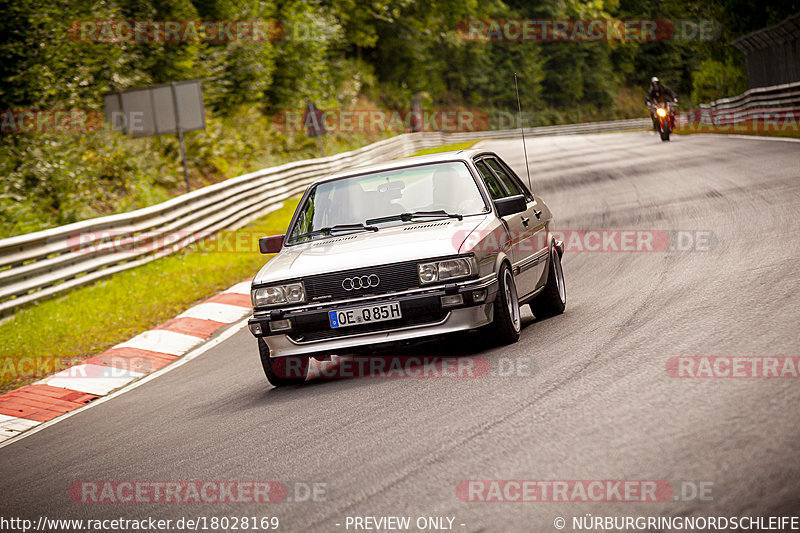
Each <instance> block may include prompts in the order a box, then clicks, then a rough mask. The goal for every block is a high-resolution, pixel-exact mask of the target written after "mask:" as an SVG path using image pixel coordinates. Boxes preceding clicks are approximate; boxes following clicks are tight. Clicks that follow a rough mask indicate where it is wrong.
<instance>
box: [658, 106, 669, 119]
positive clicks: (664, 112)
mask: <svg viewBox="0 0 800 533" xmlns="http://www.w3.org/2000/svg"><path fill="white" fill-rule="evenodd" d="M656 113H658V116H659V117H666V116H667V110H666V109H664V108H663V107H659V108H658V109H656Z"/></svg>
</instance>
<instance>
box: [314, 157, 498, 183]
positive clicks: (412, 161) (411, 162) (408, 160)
mask: <svg viewBox="0 0 800 533" xmlns="http://www.w3.org/2000/svg"><path fill="white" fill-rule="evenodd" d="M488 153H492V152H489V151H487V150H481V149H479V148H469V149H466V150H453V151H450V152H439V153H436V154H428V155H417V156H413V157H404V158H402V159H393V160H391V161H389V162H387V163H380V164H377V165H374V164H373V165H364V166H360V167H353V168H349V169H347V170H344V171H342V172H337V173H336V174H331V175H330V176H325V177H323V178H319V179H317V180H314V182H313V183H312V185H316V184H317V183H323V182H326V181H332V180H337V179H340V178H345V177H348V176H357V175H359V174H368V173H371V172H379V171H383V170H394V169H398V168H403V167H410V166H415V165H428V164H433V163H443V162H445V161H469V160H470V159H472V158H473V157H475V156H476V155H478V154H488Z"/></svg>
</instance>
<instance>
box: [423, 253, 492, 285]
mask: <svg viewBox="0 0 800 533" xmlns="http://www.w3.org/2000/svg"><path fill="white" fill-rule="evenodd" d="M418 271H419V282H420V284H421V285H427V284H429V283H437V282H442V281H448V280H453V279H460V278H466V277H469V276H472V275H473V274H475V273H477V272H478V264H477V262H476V261H475V257H473V256H469V257H457V258H455V259H445V260H443V261H434V262H432V263H420V264H419V266H418Z"/></svg>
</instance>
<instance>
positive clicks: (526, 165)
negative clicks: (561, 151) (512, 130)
mask: <svg viewBox="0 0 800 533" xmlns="http://www.w3.org/2000/svg"><path fill="white" fill-rule="evenodd" d="M514 89H515V90H516V91H517V111H519V130H520V131H521V132H522V151H523V152H524V153H525V171H526V172H527V173H528V189H529V190H530V191H531V192H533V186H532V185H531V169H530V167H529V166H528V147H527V146H526V145H525V125H524V124H523V123H522V104H520V102H519V85H518V84H517V73H516V72H515V73H514Z"/></svg>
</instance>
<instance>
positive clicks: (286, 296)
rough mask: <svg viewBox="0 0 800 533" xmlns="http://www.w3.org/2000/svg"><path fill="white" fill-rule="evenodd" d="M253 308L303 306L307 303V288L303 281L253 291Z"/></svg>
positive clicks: (251, 294)
mask: <svg viewBox="0 0 800 533" xmlns="http://www.w3.org/2000/svg"><path fill="white" fill-rule="evenodd" d="M250 298H251V300H252V301H253V307H268V306H271V305H280V304H301V303H303V302H305V301H306V288H305V286H304V285H303V282H302V281H298V282H296V283H286V284H284V285H273V286H272V287H261V288H258V289H253V292H251V293H250Z"/></svg>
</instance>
